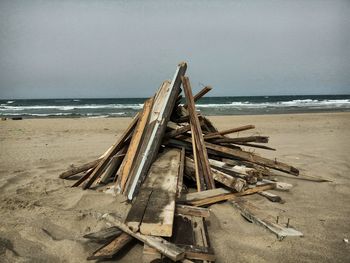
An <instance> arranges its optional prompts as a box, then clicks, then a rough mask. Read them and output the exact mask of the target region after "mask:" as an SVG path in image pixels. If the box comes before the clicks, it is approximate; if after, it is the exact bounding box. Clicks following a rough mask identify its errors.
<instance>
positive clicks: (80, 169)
mask: <svg viewBox="0 0 350 263" xmlns="http://www.w3.org/2000/svg"><path fill="white" fill-rule="evenodd" d="M101 160H102V159H97V160H94V161H91V162H88V163H85V164H82V165H79V166H77V167H73V168H72V169H70V170H68V171H66V172H64V173H61V174H60V175H59V177H60V178H61V179H66V178H68V177H70V176H72V175H75V174H78V173H81V172H85V171H87V170H89V169H91V168H95V167H96V166H97V165H98V163H99V162H100V161H101Z"/></svg>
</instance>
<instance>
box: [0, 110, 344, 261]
mask: <svg viewBox="0 0 350 263" xmlns="http://www.w3.org/2000/svg"><path fill="white" fill-rule="evenodd" d="M210 119H211V120H212V121H213V122H214V124H215V125H216V126H217V127H218V128H219V129H227V128H232V127H236V126H240V125H246V124H254V125H255V126H256V129H255V130H254V131H246V132H244V133H241V135H242V134H245V135H257V134H259V135H268V136H270V143H269V146H271V147H274V148H276V149H277V151H276V152H272V151H266V150H254V151H255V152H257V153H263V154H264V155H265V156H267V157H270V158H274V157H276V158H277V159H278V160H280V161H284V162H287V163H289V164H291V165H293V166H295V167H298V168H300V170H301V171H302V173H305V174H308V175H315V176H321V177H324V178H329V179H331V180H333V182H330V183H315V182H309V181H303V180H296V179H294V178H292V176H283V177H282V176H281V177H280V178H278V180H279V181H283V182H288V183H291V184H293V188H292V189H291V190H290V191H289V192H277V191H271V192H274V193H278V194H279V195H280V196H281V197H282V198H283V199H284V200H285V201H286V202H285V203H284V204H279V203H278V204H276V203H271V202H269V201H267V200H266V199H264V198H263V197H261V196H258V195H254V196H250V197H247V198H248V199H249V200H251V201H253V202H254V204H256V205H257V206H259V207H261V208H263V209H265V211H267V212H269V214H271V215H274V216H277V215H278V216H279V217H280V220H281V221H282V222H283V221H287V219H288V218H290V224H291V225H292V226H293V227H295V228H296V229H297V230H299V231H301V232H303V234H304V237H303V238H292V237H288V238H286V239H284V240H283V241H278V240H277V238H276V236H274V235H273V234H271V233H270V232H268V231H267V230H265V229H264V228H262V227H260V226H257V225H254V224H251V223H249V222H247V221H246V220H245V219H244V218H243V217H241V215H240V214H239V212H238V211H237V210H235V209H234V208H233V207H232V205H231V204H229V203H221V204H216V205H213V206H211V216H210V218H209V227H208V230H209V236H210V241H211V244H212V246H213V248H214V250H215V253H216V256H217V262H350V244H349V243H346V242H344V239H350V221H349V217H350V150H349V145H350V113H349V112H348V113H320V114H294V115H290V114H286V115H259V116H257V115H256V116H216V117H210ZM130 120H131V119H130V118H96V119H94V118H90V119H88V118H81V119H28V120H21V121H13V120H6V121H1V122H0V149H1V150H0V215H1V219H0V262H85V261H86V258H87V256H88V255H89V253H91V252H92V251H93V250H94V249H97V248H98V247H99V244H95V243H91V242H88V240H86V239H84V238H83V237H82V236H83V235H84V234H86V233H89V232H92V231H96V230H99V229H102V228H105V227H107V226H108V223H107V222H106V221H105V220H104V219H102V218H101V215H102V214H104V213H116V215H117V216H118V217H119V218H120V219H123V218H124V216H125V215H126V213H127V211H128V209H129V207H130V205H128V204H127V203H126V202H125V198H123V197H122V196H117V197H116V196H113V195H112V194H106V193H103V192H98V191H93V190H86V191H83V190H82V189H81V188H71V187H70V186H71V184H72V181H69V180H62V179H59V178H58V175H59V174H60V173H61V172H63V171H64V170H66V169H67V168H69V166H70V165H72V164H82V163H84V162H88V161H91V160H93V159H95V158H96V157H98V156H100V155H101V154H102V153H103V152H105V151H106V149H108V148H109V146H110V145H111V144H112V143H114V141H115V140H116V138H117V137H118V136H119V135H120V134H121V133H122V131H123V130H124V129H125V128H126V126H127V124H128V123H129V122H130ZM141 256H142V245H141V243H137V242H135V243H134V244H133V245H132V246H130V250H128V251H125V253H123V254H122V255H120V256H118V257H117V259H118V260H119V262H137V261H138V262H140V258H141Z"/></svg>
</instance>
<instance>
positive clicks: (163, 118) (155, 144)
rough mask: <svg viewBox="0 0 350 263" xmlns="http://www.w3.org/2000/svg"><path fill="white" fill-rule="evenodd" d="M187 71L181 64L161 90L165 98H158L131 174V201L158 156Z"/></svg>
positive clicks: (129, 188)
mask: <svg viewBox="0 0 350 263" xmlns="http://www.w3.org/2000/svg"><path fill="white" fill-rule="evenodd" d="M186 69H187V65H186V63H180V64H179V65H178V67H177V69H176V72H175V75H174V78H173V80H172V81H171V83H170V84H169V85H164V86H163V87H162V88H161V91H163V92H164V96H156V99H155V102H154V104H153V105H154V106H153V108H152V113H151V117H150V121H149V128H150V130H149V131H147V132H148V133H149V134H150V135H149V139H148V140H143V141H142V145H141V147H140V149H141V150H142V151H140V152H139V154H138V158H137V159H139V160H137V161H136V162H135V166H134V167H133V169H132V170H131V173H130V176H131V177H130V178H131V179H132V181H130V184H129V187H128V192H127V195H128V199H129V200H131V199H132V198H133V197H134V195H135V193H137V192H138V189H139V187H140V184H141V183H142V182H143V180H144V177H145V176H146V174H147V172H148V170H149V168H150V167H151V164H152V163H153V161H154V159H155V158H156V156H157V153H158V150H159V146H160V144H161V141H162V140H161V139H160V138H163V135H164V133H165V129H166V127H167V123H168V121H169V119H170V116H171V113H172V112H173V109H174V105H175V103H176V99H177V96H178V94H179V92H180V85H181V77H182V76H184V74H185V71H186Z"/></svg>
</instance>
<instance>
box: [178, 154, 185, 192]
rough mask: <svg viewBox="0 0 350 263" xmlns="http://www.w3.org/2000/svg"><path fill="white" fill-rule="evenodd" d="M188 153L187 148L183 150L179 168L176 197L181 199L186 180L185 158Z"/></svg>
mask: <svg viewBox="0 0 350 263" xmlns="http://www.w3.org/2000/svg"><path fill="white" fill-rule="evenodd" d="M185 155H186V151H185V148H184V147H182V148H181V157H180V166H179V176H178V179H177V187H176V188H177V192H176V197H177V198H179V197H180V196H181V192H182V184H183V178H184V169H185V157H186V156H185Z"/></svg>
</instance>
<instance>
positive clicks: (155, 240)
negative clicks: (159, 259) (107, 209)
mask: <svg viewBox="0 0 350 263" xmlns="http://www.w3.org/2000/svg"><path fill="white" fill-rule="evenodd" d="M104 218H105V219H106V220H108V221H109V222H111V223H112V224H113V225H115V226H116V227H118V228H119V229H120V230H122V231H124V232H125V233H127V234H129V235H131V236H132V237H134V238H136V239H138V240H140V241H141V242H143V243H145V244H146V245H148V246H150V247H153V248H155V249H157V251H159V252H160V253H162V254H163V255H164V256H166V257H168V258H170V259H172V260H174V261H178V260H182V259H183V258H184V257H185V250H184V249H182V248H180V247H178V246H176V245H175V244H172V243H170V242H168V241H166V240H165V239H163V238H161V237H155V236H147V235H142V234H141V233H139V232H137V233H134V232H133V231H131V230H130V229H129V228H128V226H126V225H125V224H123V223H122V222H120V221H119V220H118V219H117V218H116V217H114V216H112V215H111V214H107V215H105V216H104Z"/></svg>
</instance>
